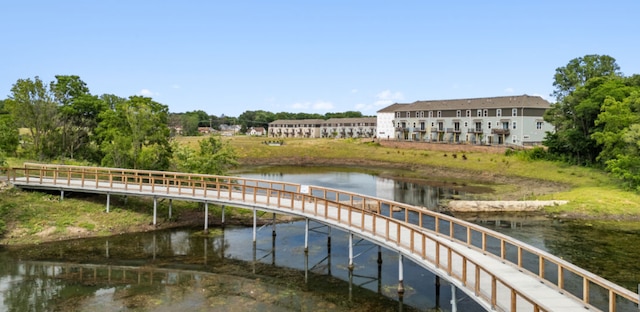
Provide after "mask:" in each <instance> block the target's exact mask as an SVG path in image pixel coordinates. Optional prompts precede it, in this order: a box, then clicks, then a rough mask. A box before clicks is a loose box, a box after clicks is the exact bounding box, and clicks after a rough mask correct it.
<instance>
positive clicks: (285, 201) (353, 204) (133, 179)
mask: <svg viewBox="0 0 640 312" xmlns="http://www.w3.org/2000/svg"><path fill="white" fill-rule="evenodd" d="M19 173H22V174H23V175H24V176H25V177H26V178H27V181H30V178H36V180H37V181H38V183H40V184H42V183H43V179H52V180H53V183H54V184H61V185H66V186H68V185H69V184H70V181H71V180H72V179H74V180H75V179H80V183H81V185H84V184H85V181H91V182H92V184H93V183H95V187H96V188H98V187H101V186H100V185H101V183H106V185H108V186H107V187H113V186H114V184H115V183H114V181H118V180H120V181H122V182H123V185H124V189H125V190H129V185H131V186H132V187H136V188H137V189H138V190H139V191H142V189H143V186H151V187H152V190H153V191H154V192H155V185H156V181H161V183H160V185H164V186H166V189H165V192H166V194H169V192H170V189H171V187H177V190H178V194H181V195H183V194H184V193H182V189H183V188H184V189H185V190H187V189H188V190H189V191H191V194H190V195H191V196H194V197H195V195H196V189H198V190H199V191H200V190H201V191H203V192H204V194H206V195H207V196H209V195H211V196H216V197H217V198H219V199H222V198H226V199H229V200H231V199H233V192H234V190H236V191H238V192H240V193H242V194H243V198H242V199H243V201H248V202H251V201H254V202H257V194H258V192H259V191H260V192H263V193H264V194H267V195H266V199H267V202H266V203H265V204H267V205H273V204H274V203H273V202H271V197H272V196H273V197H276V198H277V203H275V204H276V205H277V207H279V208H281V209H283V208H286V209H289V210H292V209H294V202H295V201H294V198H296V196H297V197H298V198H301V200H302V202H303V210H304V212H305V213H311V214H313V215H314V216H317V217H322V218H325V219H327V218H330V217H329V215H328V213H327V211H328V210H329V208H330V207H334V206H337V208H338V210H337V212H338V217H337V220H335V221H338V222H341V223H344V224H345V225H347V226H349V227H356V226H354V220H353V219H352V212H354V211H355V212H358V213H361V214H362V215H361V216H360V218H358V220H364V218H365V214H366V215H367V216H371V217H372V218H374V220H377V219H379V218H383V219H384V220H385V224H386V225H385V229H384V232H385V235H384V239H385V240H387V241H389V240H392V234H393V235H395V236H396V238H397V241H395V243H396V244H398V245H401V244H402V242H401V239H400V238H399V237H400V236H401V228H402V229H405V230H406V229H409V231H410V233H412V237H411V239H410V241H411V243H410V246H408V248H410V249H411V251H412V252H413V251H414V249H415V244H414V242H413V239H414V238H413V235H419V237H420V235H421V237H422V240H423V245H424V242H425V240H426V239H428V238H427V236H428V235H436V237H446V238H447V239H450V240H455V241H457V242H459V243H462V244H464V245H467V246H468V247H470V248H474V249H478V250H480V251H482V252H483V253H485V254H489V255H491V256H494V257H497V258H500V259H501V260H503V261H505V262H509V263H511V264H513V265H515V266H517V267H518V268H519V269H520V270H525V271H527V272H529V273H530V274H532V275H536V276H538V277H539V278H540V279H541V280H542V281H544V282H545V283H547V284H553V286H555V287H557V288H558V289H559V290H562V291H565V292H566V293H569V294H570V295H571V296H574V297H575V298H577V299H579V300H582V301H583V302H584V303H585V304H586V305H590V304H591V298H590V296H589V285H591V284H593V285H598V286H599V287H602V288H603V289H604V290H606V291H607V292H608V298H609V299H608V301H609V305H608V306H609V310H610V311H614V310H615V306H616V302H617V298H624V299H626V300H628V301H630V302H632V303H634V304H636V305H637V304H638V301H639V299H638V296H637V294H635V293H633V292H632V291H630V290H627V289H625V288H623V287H621V286H619V285H616V284H614V283H612V282H610V281H608V280H606V279H604V278H601V277H599V276H597V275H595V274H593V273H591V272H588V271H586V270H584V269H582V268H580V267H577V266H575V265H573V264H571V263H569V262H567V261H565V260H562V259H560V258H558V257H556V256H553V255H551V254H549V253H547V252H545V251H542V250H540V249H538V248H535V247H533V246H529V245H527V244H524V243H522V242H520V241H517V240H515V239H513V238H510V237H508V236H506V235H503V234H501V233H498V232H495V231H492V230H489V229H486V228H484V227H482V226H479V225H476V224H473V223H469V222H466V221H463V220H458V219H456V218H454V217H451V216H446V215H443V214H439V213H437V212H433V211H430V210H427V209H425V208H421V207H416V206H412V205H408V204H403V203H399V202H395V201H391V200H385V199H381V198H377V197H373V196H367V195H362V194H356V193H352V192H345V191H340V190H336V189H331V188H324V187H317V186H310V187H309V191H310V192H309V194H302V193H300V189H301V185H300V184H295V183H287V182H276V181H269V180H260V179H247V178H240V177H229V176H216V175H205V174H189V173H180V172H166V171H148V170H134V169H121V168H103V167H83V166H68V165H49V164H31V163H25V164H24V167H23V168H11V169H9V170H7V177H8V179H10V180H11V179H12V180H14V181H15V179H16V178H17V177H18V174H19ZM63 178H64V183H62V182H60V181H59V180H61V179H63ZM196 178H197V179H196ZM145 179H146V181H145ZM31 181H32V180H31ZM206 181H211V184H209V182H206ZM210 185H211V186H212V187H210ZM261 185H265V186H261ZM287 187H289V188H291V190H286V189H287ZM225 188H226V189H227V191H226V192H222V191H221V190H222V189H225ZM248 189H251V190H252V192H251V193H252V195H253V196H252V197H251V198H247V197H246V196H244V195H245V193H246V192H247V190H248ZM274 191H275V193H273V192H274ZM332 195H333V196H332ZM329 196H331V197H333V198H328V197H329ZM356 199H357V200H356ZM358 201H361V203H360V202H358ZM367 202H369V203H372V204H371V205H373V206H372V207H375V209H371V208H369V206H367V204H366V203H367ZM308 203H313V206H314V209H310V210H305V208H304V207H305V206H306V205H307V204H308ZM319 206H320V207H322V206H324V207H323V209H322V211H324V212H323V215H320V214H319V212H318V207H319ZM382 207H389V209H388V211H386V209H382ZM343 209H346V210H347V211H348V212H349V213H348V215H347V220H346V221H344V220H343V218H344V216H342V215H341V212H342V210H343ZM394 209H395V210H398V209H399V210H400V211H403V212H404V220H396V219H395V218H393V212H394V211H393V210H394ZM385 212H387V213H388V216H385V215H384V213H385ZM410 214H412V215H415V216H417V218H418V221H417V222H416V223H413V222H411V220H410V218H409V215H410ZM425 218H431V219H433V222H434V226H433V229H429V228H427V227H425V224H424V219H425ZM441 223H442V224H443V225H445V226H446V225H448V230H443V229H442V226H441ZM360 226H361V228H360V230H363V231H364V230H366V229H364V222H362V221H361V222H360ZM456 227H457V228H460V229H461V230H463V231H464V232H465V233H466V235H464V237H463V238H460V237H458V236H457V235H456V231H455V229H456ZM391 228H393V229H395V233H391ZM373 229H374V231H375V230H379V228H376V226H375V222H374V227H373ZM474 233H478V234H479V235H481V242H480V246H476V245H475V244H474V243H473V242H472V238H473V237H474V235H473V234H474ZM374 234H376V233H374ZM488 239H493V240H497V241H498V242H499V244H498V245H499V246H498V247H499V252H498V253H497V254H493V253H492V252H490V251H489V250H488V247H487V240H488ZM436 244H437V245H438V246H439V247H444V248H447V253H448V257H449V259H450V257H451V255H452V254H456V255H458V256H461V257H462V258H463V259H464V260H463V262H464V263H472V264H474V265H475V266H476V268H481V267H480V266H479V265H478V264H475V263H473V262H472V261H471V259H467V258H466V257H464V256H463V255H460V254H457V253H456V252H455V250H452V249H451V248H450V247H449V246H445V245H443V244H440V243H439V242H436ZM507 246H513V247H515V248H516V249H517V259H516V261H515V262H513V261H511V260H510V259H508V258H507V252H506V249H507ZM404 247H407V246H404ZM523 251H526V252H527V253H529V254H531V255H532V256H533V257H534V258H537V259H538V272H535V271H530V270H529V269H528V268H526V267H524V266H523V259H522V258H523ZM439 252H440V248H436V253H439ZM423 253H424V251H423ZM423 258H424V257H423ZM425 260H426V258H425ZM448 262H449V264H448V265H449V266H450V265H451V264H450V262H451V261H450V260H449V261H448ZM546 263H551V264H554V265H556V266H557V269H558V270H557V272H558V273H557V283H551V282H549V280H548V279H547V278H546V276H545V266H546ZM434 264H435V265H436V267H439V266H440V265H441V263H440V257H439V255H438V257H437V258H436V261H435V262H434ZM465 265H466V264H465ZM451 269H452V268H447V270H449V271H451ZM482 269H483V271H485V272H487V273H488V274H489V275H491V276H493V277H492V278H493V279H496V282H500V283H501V284H505V285H508V282H506V281H501V280H500V279H499V278H498V277H496V276H494V275H492V274H491V273H490V272H489V271H487V270H485V269H484V268H482ZM477 270H478V269H476V273H477V272H478V271H477ZM565 272H571V273H573V274H574V275H575V276H577V277H578V278H581V279H582V285H583V287H582V288H583V289H582V293H581V294H573V293H571V292H569V291H567V289H566V288H565V287H564V282H563V280H564V273H565ZM449 273H451V272H449ZM463 275H466V273H464V274H463ZM476 275H477V274H476ZM465 282H466V277H465V278H463V283H465ZM510 288H511V289H512V290H513V291H514V294H515V295H514V296H515V297H518V296H519V297H522V298H525V300H527V301H529V302H532V303H533V302H535V301H534V300H532V299H531V298H527V297H526V296H524V295H523V294H519V293H518V291H517V290H516V289H514V288H513V287H510ZM494 299H495V298H491V300H492V301H491V302H493V300H494ZM534 305H535V304H534ZM537 308H540V309H542V307H537Z"/></svg>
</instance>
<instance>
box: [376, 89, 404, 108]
mask: <svg viewBox="0 0 640 312" xmlns="http://www.w3.org/2000/svg"><path fill="white" fill-rule="evenodd" d="M402 100H404V95H403V94H402V92H391V90H384V91H382V92H380V93H378V94H376V101H375V102H374V104H373V105H374V106H387V105H391V104H393V103H395V102H398V101H402Z"/></svg>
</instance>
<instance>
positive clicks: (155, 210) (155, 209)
mask: <svg viewBox="0 0 640 312" xmlns="http://www.w3.org/2000/svg"><path fill="white" fill-rule="evenodd" d="M157 218H158V198H157V197H155V196H153V226H156V224H157Z"/></svg>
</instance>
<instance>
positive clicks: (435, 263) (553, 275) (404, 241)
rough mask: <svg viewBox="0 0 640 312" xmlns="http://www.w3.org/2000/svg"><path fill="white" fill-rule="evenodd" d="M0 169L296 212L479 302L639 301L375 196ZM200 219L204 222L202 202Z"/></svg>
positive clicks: (67, 187) (122, 174) (475, 229)
mask: <svg viewBox="0 0 640 312" xmlns="http://www.w3.org/2000/svg"><path fill="white" fill-rule="evenodd" d="M7 177H8V179H9V181H10V182H11V183H12V184H14V185H16V186H18V187H21V188H32V189H48V190H59V191H61V192H64V191H76V192H89V193H101V194H107V195H111V194H119V195H129V196H132V195H135V196H149V197H153V198H154V208H153V209H154V223H155V218H156V215H157V214H156V204H155V203H156V200H157V198H169V199H176V200H188V201H198V202H204V203H205V204H206V205H205V207H208V204H217V205H223V206H226V207H240V208H247V209H252V210H253V212H254V220H255V216H256V211H257V210H260V211H269V212H274V213H285V214H289V215H296V216H299V217H303V218H306V219H307V220H314V221H317V222H320V223H324V224H327V225H329V226H332V227H336V228H340V229H343V230H344V231H347V232H349V233H350V234H352V235H357V236H359V237H361V238H363V239H366V240H369V241H372V242H374V243H376V244H378V245H381V246H384V247H386V248H388V249H391V250H395V251H397V252H398V253H399V254H400V255H401V257H400V259H401V260H400V263H399V270H400V274H399V280H400V282H402V259H403V258H408V259H410V260H411V261H414V262H415V263H417V264H419V265H421V266H422V267H424V268H426V269H428V270H430V271H432V272H434V273H435V274H437V275H438V276H440V277H441V278H444V279H446V280H448V281H449V282H450V283H451V284H452V285H455V287H457V288H458V289H460V290H462V291H464V292H465V293H466V294H467V295H469V297H470V298H472V299H474V300H475V301H477V302H478V303H479V304H480V305H481V306H483V307H484V308H486V309H487V310H498V311H584V310H585V308H588V309H590V310H595V311H599V310H602V311H622V310H625V311H627V310H628V311H637V309H638V295H637V294H635V293H633V292H632V291H629V290H627V289H625V288H622V287H620V286H618V285H616V284H614V283H611V282H609V281H607V280H605V279H603V278H600V277H598V276H596V275H594V274H592V273H590V272H587V271H585V270H583V269H581V268H579V267H576V266H574V265H572V264H570V263H568V262H566V261H564V260H562V259H559V258H557V257H555V256H553V255H551V254H548V253H546V252H544V251H541V250H539V249H537V248H535V247H532V246H528V245H526V244H524V243H522V242H519V241H517V240H515V239H512V238H510V237H507V236H504V235H502V234H499V233H497V232H494V231H491V230H489V229H486V228H483V227H481V226H478V225H475V224H471V223H468V222H465V221H462V220H458V219H455V218H452V217H450V216H446V215H442V214H438V213H436V212H432V211H429V210H426V209H424V208H422V207H415V206H410V205H406V204H402V203H398V202H394V201H390V200H384V199H380V198H376V197H371V196H366V195H361V194H354V193H349V192H343V191H340V190H335V189H329V188H322V187H316V186H306V185H299V184H292V183H284V182H275V181H267V180H256V179H244V178H238V177H228V176H211V175H200V174H185V173H176V172H161V171H143V170H129V169H116V168H96V167H78V166H59V165H42V164H37V165H36V164H26V165H25V167H24V168H12V169H10V170H8V176H7ZM107 198H109V197H107ZM107 206H108V204H107ZM398 216H400V217H398ZM203 219H204V224H205V228H206V226H207V224H208V211H205V214H204V216H203ZM254 240H255V226H254ZM306 244H307V242H306V240H305V247H307V245H306ZM351 260H352V259H349V261H350V262H351ZM634 309H635V310H634Z"/></svg>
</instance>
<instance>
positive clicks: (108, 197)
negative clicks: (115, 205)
mask: <svg viewBox="0 0 640 312" xmlns="http://www.w3.org/2000/svg"><path fill="white" fill-rule="evenodd" d="M110 204H111V194H109V193H107V213H109V205H110Z"/></svg>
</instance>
